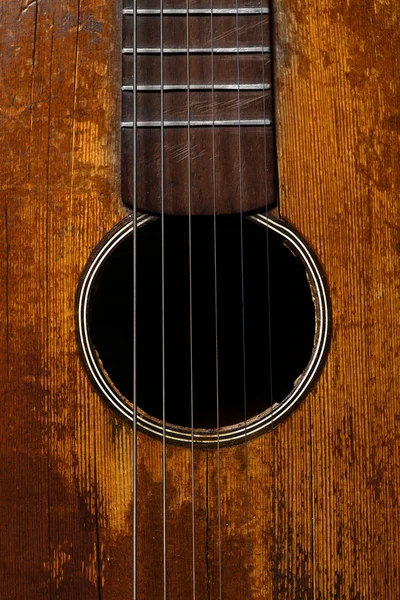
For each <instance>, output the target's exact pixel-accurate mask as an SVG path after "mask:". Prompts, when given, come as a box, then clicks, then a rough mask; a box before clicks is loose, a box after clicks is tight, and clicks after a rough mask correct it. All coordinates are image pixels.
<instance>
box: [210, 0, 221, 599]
mask: <svg viewBox="0 0 400 600" xmlns="http://www.w3.org/2000/svg"><path fill="white" fill-rule="evenodd" d="M213 10H214V0H211V13H210V33H211V36H210V37H211V41H210V43H211V120H212V125H211V127H212V130H211V135H212V179H213V209H214V210H213V229H214V231H213V234H214V235H213V237H214V320H215V386H216V389H215V394H216V412H217V414H216V417H217V420H216V426H217V511H218V595H219V600H222V543H221V454H220V436H219V429H220V414H219V363H218V360H219V348H218V275H217V273H218V271H217V177H216V160H215V107H214V95H215V68H214V67H215V65H214V21H213Z"/></svg>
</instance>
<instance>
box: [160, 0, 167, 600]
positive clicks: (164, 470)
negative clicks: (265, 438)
mask: <svg viewBox="0 0 400 600" xmlns="http://www.w3.org/2000/svg"><path fill="white" fill-rule="evenodd" d="M163 14H164V0H160V184H161V329H162V333H161V335H162V340H161V345H162V514H163V597H164V600H167V448H166V402H165V396H166V394H165V206H164V201H165V198H164V28H163V25H164V23H163V22H164V18H163Z"/></svg>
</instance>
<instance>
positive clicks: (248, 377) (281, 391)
mask: <svg viewBox="0 0 400 600" xmlns="http://www.w3.org/2000/svg"><path fill="white" fill-rule="evenodd" d="M164 247H165V282H164V294H165V313H164V314H165V402H166V418H167V421H168V422H169V423H172V424H176V425H182V426H186V427H190V424H191V387H192V386H191V361H190V356H191V352H190V285H189V229H188V218H187V217H186V218H184V217H169V218H168V217H166V219H165V245H164ZM137 248H138V250H137V394H138V396H137V398H138V405H139V406H140V408H141V409H143V410H144V411H145V412H146V413H147V414H149V415H151V416H154V417H156V418H158V419H161V418H162V397H163V389H162V388H163V383H162V382H163V366H162V302H161V297H162V295H161V290H162V278H161V264H162V259H161V256H162V255H161V221H160V220H157V221H154V222H152V223H150V224H148V225H145V226H144V227H141V228H139V230H138V234H137ZM216 254H217V299H218V302H217V327H216V319H215V314H216V311H215V285H214V283H215V277H214V276H215V269H214V264H215V263H214V222H213V218H208V217H196V218H192V241H191V264H192V357H193V360H192V364H193V371H192V377H193V401H194V425H195V427H196V428H207V429H209V428H214V427H216V426H217V388H218V399H219V419H220V426H221V427H222V426H226V425H232V424H235V423H240V422H242V421H243V420H245V419H249V418H251V417H254V416H256V415H258V414H260V413H261V412H263V411H265V410H266V409H268V408H269V407H270V406H271V405H272V404H274V403H275V402H280V401H282V400H283V399H284V398H285V397H286V396H287V395H288V394H289V392H290V391H291V390H292V388H293V386H294V382H295V380H296V379H297V377H298V376H299V375H300V374H301V373H302V372H303V370H304V368H305V367H306V365H307V363H308V361H309V359H310V357H311V353H312V348H313V341H314V333H315V312H314V305H313V301H312V297H311V290H310V286H309V284H308V281H307V277H306V272H305V269H304V266H303V263H302V262H301V260H300V259H299V258H297V257H296V256H294V255H293V254H292V252H291V251H290V250H289V249H288V248H287V247H286V246H285V245H284V243H283V238H282V237H281V236H279V235H278V234H276V233H274V232H272V231H271V230H267V229H266V228H265V227H263V226H260V225H258V224H256V223H254V222H252V221H250V220H248V219H244V220H243V269H242V258H241V257H242V244H241V228H240V220H239V218H238V217H237V218H232V217H219V218H218V220H217V230H216ZM242 272H243V285H242ZM132 273H133V259H132V236H130V237H129V238H127V239H126V240H125V241H124V242H122V243H121V244H120V245H119V246H118V247H117V249H116V250H115V251H114V252H113V254H112V255H111V256H110V257H109V258H108V259H107V260H106V262H105V263H104V264H103V267H102V269H101V271H100V273H99V275H98V277H97V281H96V283H95V287H94V291H93V294H92V297H91V312H90V335H91V340H92V343H93V345H94V346H95V348H96V350H97V352H98V354H99V356H100V359H101V361H102V364H103V367H104V369H105V371H106V372H107V374H108V376H109V377H110V378H111V380H112V381H113V383H114V385H115V386H116V388H117V389H118V390H119V391H120V392H121V394H123V395H124V396H125V397H126V398H127V400H129V401H132V390H133V385H132V372H133V369H132V364H133V346H132V340H133V336H132V330H133V309H132V299H133V293H132V292H133V284H132V281H133V277H132ZM242 300H244V302H243V303H242ZM242 307H244V310H242ZM243 317H244V321H243ZM243 322H244V327H243ZM216 330H218V335H216ZM243 331H244V340H243ZM216 340H217V344H216ZM217 348H218V350H217ZM217 373H218V378H217Z"/></svg>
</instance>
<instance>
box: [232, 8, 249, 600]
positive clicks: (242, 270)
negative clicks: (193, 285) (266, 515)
mask: <svg viewBox="0 0 400 600" xmlns="http://www.w3.org/2000/svg"><path fill="white" fill-rule="evenodd" d="M236 49H237V84H238V154H239V200H240V270H241V294H242V352H243V405H244V427H245V433H244V436H245V442H244V446H245V472H246V539H247V597H248V599H249V600H250V596H251V594H250V529H249V468H248V467H249V459H248V443H247V390H246V339H245V310H244V256H243V255H244V252H243V242H244V240H243V182H242V145H241V124H240V58H239V4H238V0H236Z"/></svg>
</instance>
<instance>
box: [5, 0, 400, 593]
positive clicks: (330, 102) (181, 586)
mask: <svg viewBox="0 0 400 600" xmlns="http://www.w3.org/2000/svg"><path fill="white" fill-rule="evenodd" d="M274 14H275V27H276V40H277V44H278V51H277V64H276V74H277V88H276V89H277V97H276V107H277V115H276V117H277V123H278V127H277V145H278V162H279V176H280V210H281V214H282V216H283V217H284V218H286V219H288V220H289V221H290V222H291V223H292V224H294V225H295V226H296V228H297V229H298V230H299V231H300V232H301V233H302V234H303V235H304V236H305V237H306V239H308V241H309V242H310V244H311V246H312V247H313V248H314V250H315V251H316V253H317V255H318V256H319V257H320V260H321V262H322V264H323V267H324V269H325V272H326V275H327V278H328V282H329V287H330V293H331V298H332V312H333V315H332V316H333V338H332V344H331V350H330V354H329V356H328V361H327V365H326V367H325V370H324V371H323V373H322V376H321V378H320V380H319V382H318V384H317V385H316V387H315V389H314V391H313V392H312V393H311V394H310V396H309V397H308V398H307V399H306V400H305V402H304V403H303V404H302V406H301V407H300V408H299V409H298V410H297V411H296V412H295V413H294V414H293V415H292V416H291V417H290V418H289V419H288V420H287V421H286V422H284V423H283V424H281V425H279V427H278V428H277V429H275V430H274V431H273V432H272V433H270V434H268V435H266V436H264V437H262V438H259V439H257V440H254V441H252V442H251V443H249V444H248V447H247V451H246V447H245V446H239V447H235V448H226V449H224V450H223V451H221V453H220V486H219V488H220V498H221V502H220V523H221V542H222V543H221V552H219V539H218V537H219V536H218V520H219V519H218V501H217V499H218V477H217V473H218V462H217V458H218V457H217V453H216V451H208V452H207V453H206V452H204V451H196V453H195V491H196V504H195V524H196V561H195V563H196V596H195V597H196V598H198V599H205V598H207V599H211V600H219V598H220V595H219V590H220V589H222V598H229V599H234V600H242V599H245V598H246V599H247V598H248V597H249V588H250V597H251V599H252V600H265V599H269V598H270V599H276V598H282V599H287V598H293V599H307V600H308V599H309V598H314V599H318V600H325V599H332V600H333V599H334V600H338V599H341V598H345V599H346V600H356V599H357V600H359V599H366V600H370V599H388V600H396V599H397V598H398V597H399V596H400V583H399V579H398V573H399V568H400V560H399V552H398V539H399V535H400V531H399V527H400V526H399V518H400V511H399V500H398V497H399V477H400V473H399V466H400V457H399V452H400V450H399V437H400V436H399V423H400V411H399V383H398V382H399V378H398V374H399V370H400V365H399V361H400V352H399V346H400V344H399V339H400V316H399V315H400V290H399V284H398V280H399V246H400V240H399V232H400V216H399V210H398V206H399V204H398V203H399V199H398V198H399V192H400V190H399V188H400V171H399V166H398V154H399V131H400V117H399V114H400V108H399V97H400V90H399V79H398V68H399V64H400V57H399V48H400V33H399V32H400V23H399V19H400V7H399V5H398V3H397V1H396V0H385V1H381V0H380V1H377V0H376V1H371V2H360V0H347V1H346V2H345V1H344V0H329V1H328V0H308V1H306V0H287V1H285V2H283V0H276V1H275V7H274ZM0 17H1V18H0V26H1V35H0V40H1V42H0V43H1V48H0V50H1V63H0V64H1V78H2V85H1V95H2V99H1V112H0V118H1V135H2V144H1V146H0V152H1V167H0V168H1V187H2V204H1V206H2V209H1V213H0V219H1V229H0V290H1V293H0V336H1V343H0V381H1V400H2V403H1V409H2V412H1V418H0V547H1V559H0V564H1V576H0V597H1V598H4V599H7V600H8V599H15V600H20V599H21V598H29V599H33V600H36V599H42V598H43V599H44V598H46V599H50V598H60V599H76V598H79V599H92V598H93V599H94V598H96V599H100V598H101V599H102V600H114V599H116V598H130V597H131V596H132V433H131V430H130V427H129V426H128V425H127V424H126V423H125V422H123V421H121V420H120V419H118V418H117V417H115V416H114V415H113V414H112V413H111V412H110V409H109V408H108V407H107V406H105V404H104V403H103V402H102V400H101V398H100V397H98V395H97V394H96V393H95V392H94V391H93V389H92V388H91V385H90V384H89V382H88V379H87V377H86V374H85V372H84V369H83V366H82V364H81V362H80V359H79V356H78V351H77V345H76V341H75V331H74V328H75V324H74V296H75V290H76V287H77V283H78V278H79V274H80V272H81V270H82V268H83V266H84V264H85V262H86V260H87V258H88V256H89V254H90V252H91V250H92V249H93V247H94V246H95V244H96V243H97V242H98V241H99V240H100V239H101V238H102V237H103V236H104V234H105V233H106V232H107V231H108V230H109V229H110V228H111V227H112V226H113V225H114V224H116V223H117V222H118V221H119V220H120V219H121V218H122V217H123V216H125V215H126V214H127V209H125V208H123V207H122V204H121V201H120V198H119V185H120V182H119V167H120V163H119V139H118V130H117V128H116V121H117V116H118V112H119V108H118V93H116V87H115V82H116V81H117V79H118V69H117V67H118V51H119V43H118V31H119V24H120V20H119V15H118V14H117V11H116V7H115V5H114V3H113V2H110V1H109V0H80V1H79V0H75V1H72V0H60V1H59V2H57V3H54V2H51V1H50V0H42V2H26V1H25V0H24V1H22V0H11V1H6V0H2V2H1V3H0ZM138 441H139V445H138V446H139V447H138V450H139V464H140V468H139V478H138V485H139V488H138V489H139V508H138V511H139V512H138V516H139V572H138V588H139V594H138V598H140V599H141V600H142V599H143V600H144V599H152V600H158V599H159V598H162V580H161V561H162V552H161V541H162V531H161V528H162V513H161V485H162V484H161V445H160V443H159V442H157V441H154V440H150V439H148V438H146V437H144V436H142V435H141V436H140V437H139V440H138ZM246 462H247V467H248V479H247V483H248V494H246V469H245V468H244V467H245V465H246ZM191 507H192V504H191V456H190V449H182V448H178V447H173V446H171V447H169V448H168V452H167V540H168V598H171V599H173V600H175V599H177V598H185V599H186V598H193V591H192V570H191V569H192V554H191V547H192V545H191V519H192V514H191V511H192V508H191ZM219 555H220V556H221V558H222V561H221V570H220V571H219ZM220 573H221V575H222V579H221V582H220V579H219V575H220ZM220 583H221V586H220Z"/></svg>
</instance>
